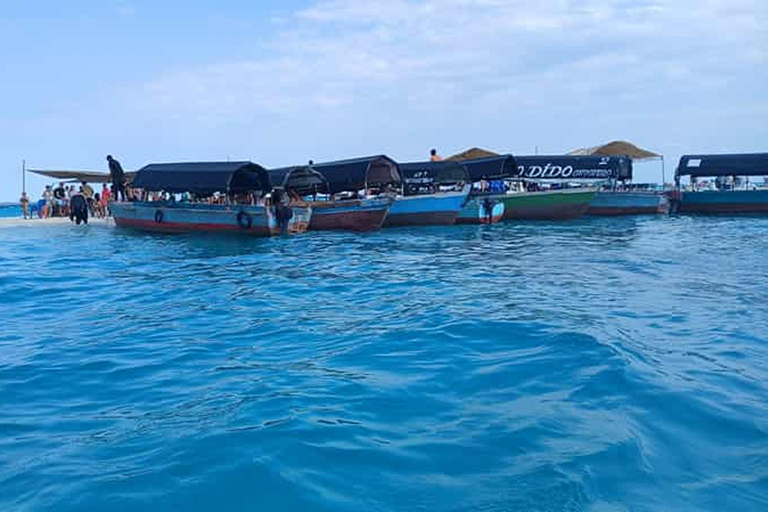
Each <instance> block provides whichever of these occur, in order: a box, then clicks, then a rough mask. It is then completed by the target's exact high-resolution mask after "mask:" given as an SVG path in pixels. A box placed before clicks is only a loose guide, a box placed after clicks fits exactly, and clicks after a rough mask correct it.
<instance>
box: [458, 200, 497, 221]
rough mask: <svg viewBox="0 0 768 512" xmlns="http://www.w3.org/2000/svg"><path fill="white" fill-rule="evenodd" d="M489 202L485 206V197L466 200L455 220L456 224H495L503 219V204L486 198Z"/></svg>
mask: <svg viewBox="0 0 768 512" xmlns="http://www.w3.org/2000/svg"><path fill="white" fill-rule="evenodd" d="M487 199H488V200H489V201H490V202H491V205H490V208H489V205H487V204H486V198H485V197H471V196H470V198H469V200H467V202H466V204H465V205H464V207H463V208H462V209H461V211H460V212H459V216H458V217H457V218H456V224H496V223H497V222H499V221H501V219H502V218H503V217H504V203H503V202H501V201H499V200H495V199H491V198H487Z"/></svg>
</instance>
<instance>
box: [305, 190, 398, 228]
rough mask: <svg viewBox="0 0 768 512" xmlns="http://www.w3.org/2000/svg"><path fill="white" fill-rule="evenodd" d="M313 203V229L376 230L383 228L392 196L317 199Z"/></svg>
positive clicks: (310, 225) (311, 223)
mask: <svg viewBox="0 0 768 512" xmlns="http://www.w3.org/2000/svg"><path fill="white" fill-rule="evenodd" d="M311 204H312V220H311V222H310V223H309V229H310V230H312V231H327V230H345V231H375V230H377V229H381V226H382V225H383V224H384V220H385V219H386V218H387V214H388V213H389V208H390V206H391V205H392V199H391V198H375V199H359V200H358V199H353V200H348V201H315V202H313V203H311Z"/></svg>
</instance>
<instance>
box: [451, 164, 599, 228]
mask: <svg viewBox="0 0 768 512" xmlns="http://www.w3.org/2000/svg"><path fill="white" fill-rule="evenodd" d="M460 161H461V163H462V164H463V165H464V167H465V168H466V169H467V176H468V180H469V181H470V182H472V183H485V184H487V185H488V186H489V188H491V191H487V192H486V191H483V192H481V191H473V192H471V193H470V195H469V198H470V200H472V199H477V200H479V201H482V200H483V199H484V198H488V199H490V200H491V201H499V202H500V203H503V204H504V217H503V219H536V220H569V219H578V218H579V217H581V216H582V215H584V214H585V213H586V212H587V210H588V209H589V204H590V203H591V202H592V199H593V198H594V197H595V192H596V189H594V188H570V189H568V188H566V189H556V190H542V191H537V192H528V191H525V190H523V188H524V187H525V183H526V181H527V180H525V179H524V176H522V175H521V174H520V173H521V171H523V170H524V169H520V168H519V166H518V165H517V162H516V161H515V158H514V157H513V156H512V155H497V156H488V157H484V158H474V159H461V160H460ZM561 170H562V169H561ZM501 180H504V181H506V182H507V186H508V187H510V186H511V190H507V191H506V192H502V191H501V190H499V188H498V187H496V188H495V189H494V183H496V184H497V185H498V183H499V182H500V181H501ZM531 181H534V182H536V181H539V180H531ZM560 181H568V180H567V179H562V180H560ZM483 188H485V186H483ZM501 188H504V187H501Z"/></svg>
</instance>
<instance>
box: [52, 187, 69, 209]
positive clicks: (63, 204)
mask: <svg viewBox="0 0 768 512" xmlns="http://www.w3.org/2000/svg"><path fill="white" fill-rule="evenodd" d="M53 199H54V205H53V211H54V216H56V217H59V216H64V215H66V212H65V210H66V208H67V192H66V191H65V190H64V184H63V183H59V186H58V187H56V188H55V189H53Z"/></svg>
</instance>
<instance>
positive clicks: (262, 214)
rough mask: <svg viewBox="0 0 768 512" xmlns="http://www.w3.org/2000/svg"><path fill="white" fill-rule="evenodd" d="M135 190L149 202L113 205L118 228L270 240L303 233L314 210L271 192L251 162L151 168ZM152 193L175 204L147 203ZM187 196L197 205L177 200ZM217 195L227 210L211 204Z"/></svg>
mask: <svg viewBox="0 0 768 512" xmlns="http://www.w3.org/2000/svg"><path fill="white" fill-rule="evenodd" d="M132 186H133V188H134V189H137V190H141V191H142V194H143V195H144V196H145V198H144V199H145V200H141V201H127V202H111V203H110V205H109V208H110V210H111V212H112V215H113V217H114V219H115V224H117V226H119V227H124V228H133V229H138V230H142V231H153V232H161V233H187V232H195V231H204V232H214V233H238V234H244V235H252V236H271V235H278V234H285V233H300V232H304V231H306V230H307V227H308V226H309V223H310V220H311V217H312V208H311V207H309V206H308V205H306V204H300V203H291V202H290V201H289V200H288V198H287V197H285V194H283V193H282V192H281V191H279V190H273V188H272V186H271V183H270V181H269V174H268V172H267V170H266V169H264V168H263V167H261V166H260V165H257V164H254V163H252V162H194V163H174V164H151V165H147V166H145V167H143V168H142V169H140V170H139V171H138V172H137V173H136V176H135V178H134V180H133V184H132ZM149 191H155V192H162V193H163V194H164V195H166V196H167V195H169V194H170V198H172V199H166V200H160V201H150V200H146V199H148V196H149V194H148V192H149ZM187 193H188V194H190V196H191V198H194V199H195V200H184V201H176V200H175V195H176V194H187ZM262 193H263V194H264V195H263V196H261V194H262ZM216 194H223V195H221V196H218V197H219V198H220V199H221V200H223V204H210V203H208V202H207V200H206V198H211V197H215V195H216ZM255 194H258V195H259V199H258V204H254V203H255V202H257V201H256V200H255V197H256V195H255Z"/></svg>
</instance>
